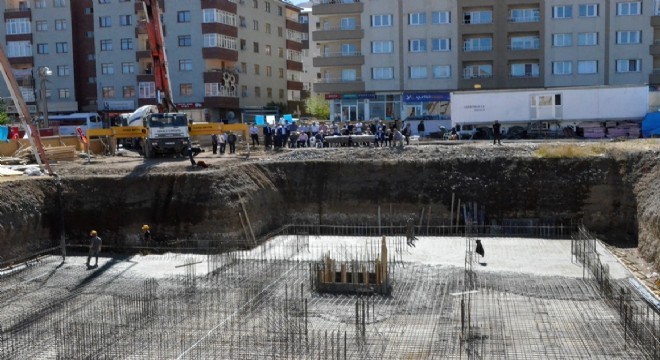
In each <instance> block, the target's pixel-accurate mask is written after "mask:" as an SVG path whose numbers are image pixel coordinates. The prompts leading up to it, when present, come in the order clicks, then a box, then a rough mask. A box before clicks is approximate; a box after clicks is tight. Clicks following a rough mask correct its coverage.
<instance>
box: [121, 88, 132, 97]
mask: <svg viewBox="0 0 660 360" xmlns="http://www.w3.org/2000/svg"><path fill="white" fill-rule="evenodd" d="M121 93H122V96H123V97H125V98H134V97H135V86H124V87H122V88H121Z"/></svg>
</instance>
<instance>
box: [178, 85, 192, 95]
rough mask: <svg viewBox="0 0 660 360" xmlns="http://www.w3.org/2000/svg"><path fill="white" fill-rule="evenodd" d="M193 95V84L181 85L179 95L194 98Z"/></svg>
mask: <svg viewBox="0 0 660 360" xmlns="http://www.w3.org/2000/svg"><path fill="white" fill-rule="evenodd" d="M192 94H193V85H192V84H180V85H179V95H181V96H192Z"/></svg>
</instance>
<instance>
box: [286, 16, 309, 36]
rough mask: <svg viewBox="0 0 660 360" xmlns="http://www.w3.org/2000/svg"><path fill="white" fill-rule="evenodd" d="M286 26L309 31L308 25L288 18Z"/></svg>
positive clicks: (300, 30)
mask: <svg viewBox="0 0 660 360" xmlns="http://www.w3.org/2000/svg"><path fill="white" fill-rule="evenodd" d="M286 28H287V29H290V30H295V31H299V32H301V33H304V32H307V27H306V26H305V25H304V24H301V23H299V22H297V21H293V20H289V19H286Z"/></svg>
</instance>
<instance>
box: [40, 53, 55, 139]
mask: <svg viewBox="0 0 660 360" xmlns="http://www.w3.org/2000/svg"><path fill="white" fill-rule="evenodd" d="M51 75H53V71H52V70H51V69H50V68H48V67H47V66H44V67H42V68H40V69H39V80H40V81H41V83H40V84H39V85H40V89H41V107H42V109H41V111H42V112H43V115H44V128H47V127H49V125H50V124H49V123H48V96H47V93H46V82H47V81H48V80H46V78H47V77H49V76H51Z"/></svg>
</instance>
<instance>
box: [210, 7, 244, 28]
mask: <svg viewBox="0 0 660 360" xmlns="http://www.w3.org/2000/svg"><path fill="white" fill-rule="evenodd" d="M202 22H203V23H220V24H225V25H229V26H236V15H235V14H232V13H230V12H227V11H223V10H219V9H204V10H202Z"/></svg>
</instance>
